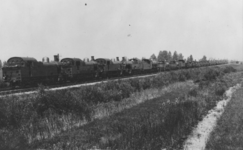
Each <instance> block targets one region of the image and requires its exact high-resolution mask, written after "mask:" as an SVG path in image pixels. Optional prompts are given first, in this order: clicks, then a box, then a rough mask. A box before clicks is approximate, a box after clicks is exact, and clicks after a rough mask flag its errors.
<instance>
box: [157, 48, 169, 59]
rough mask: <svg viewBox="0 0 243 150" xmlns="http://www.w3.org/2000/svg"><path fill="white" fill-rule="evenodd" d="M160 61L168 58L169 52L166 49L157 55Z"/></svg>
mask: <svg viewBox="0 0 243 150" xmlns="http://www.w3.org/2000/svg"><path fill="white" fill-rule="evenodd" d="M157 59H158V61H164V60H167V59H168V52H167V51H166V50H163V51H160V52H159V55H158V57H157Z"/></svg>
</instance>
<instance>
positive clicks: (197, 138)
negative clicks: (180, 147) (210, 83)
mask: <svg viewBox="0 0 243 150" xmlns="http://www.w3.org/2000/svg"><path fill="white" fill-rule="evenodd" d="M240 86H241V85H240V84H237V85H236V86H234V87H231V88H229V90H227V91H226V96H227V99H224V100H222V101H219V102H218V104H217V106H216V107H215V108H214V109H212V110H210V111H209V113H208V115H207V116H205V117H204V118H203V120H202V121H201V122H199V124H198V125H197V127H196V128H195V129H194V130H193V132H192V134H191V135H190V136H189V137H188V139H187V140H186V141H185V144H184V150H204V149H205V146H206V143H207V140H208V139H209V136H210V133H211V132H212V131H213V129H214V127H215V125H216V123H217V120H218V118H220V116H221V115H222V114H223V112H224V108H225V106H226V105H227V103H228V102H229V101H230V99H231V97H232V94H233V93H234V92H235V90H236V89H238V88H240Z"/></svg>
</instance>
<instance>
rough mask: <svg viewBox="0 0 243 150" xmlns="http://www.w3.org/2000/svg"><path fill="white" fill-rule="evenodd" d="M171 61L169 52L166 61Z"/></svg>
mask: <svg viewBox="0 0 243 150" xmlns="http://www.w3.org/2000/svg"><path fill="white" fill-rule="evenodd" d="M171 60H172V55H171V52H170V51H169V53H168V57H167V61H171Z"/></svg>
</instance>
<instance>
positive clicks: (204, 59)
mask: <svg viewBox="0 0 243 150" xmlns="http://www.w3.org/2000/svg"><path fill="white" fill-rule="evenodd" d="M199 61H207V57H206V56H205V55H204V56H203V58H202V59H200V60H199Z"/></svg>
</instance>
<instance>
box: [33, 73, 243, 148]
mask: <svg viewBox="0 0 243 150" xmlns="http://www.w3.org/2000/svg"><path fill="white" fill-rule="evenodd" d="M240 77H243V74H242V73H240V72H237V73H232V74H227V75H225V76H222V77H221V78H219V79H215V80H211V81H210V82H207V81H205V80H204V81H203V82H200V83H199V84H198V86H193V88H181V89H177V90H175V91H171V92H169V93H165V94H164V95H162V96H160V97H159V98H155V99H152V100H149V101H145V102H144V103H141V104H138V105H136V106H134V107H131V108H129V109H124V110H123V111H121V112H118V113H115V114H112V115H110V117H105V118H103V119H97V120H94V121H92V122H90V123H88V124H86V125H84V126H81V127H79V128H75V129H72V130H69V131H67V132H63V133H61V134H60V135H58V136H55V137H54V138H52V139H49V140H42V141H39V142H35V143H32V146H31V148H44V149H45V148H47V149H92V148H93V149H95V148H101V149H127V150H130V149H147V150H152V149H155V150H156V149H161V148H166V149H180V148H181V147H182V144H183V141H184V140H185V138H186V137H187V135H188V134H189V133H190V131H191V129H192V127H193V126H195V125H196V124H197V122H198V121H199V120H201V119H202V117H203V116H204V115H205V114H206V113H207V111H208V110H210V109H211V108H213V107H214V106H215V104H216V103H217V101H218V100H220V99H222V98H223V94H224V91H225V90H226V89H227V88H228V87H229V86H231V85H234V84H236V83H238V82H239V81H240ZM206 78H207V76H206ZM205 82H206V83H205Z"/></svg>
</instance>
